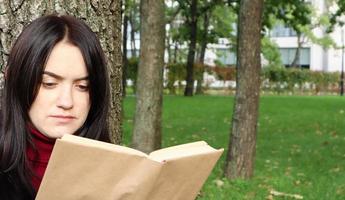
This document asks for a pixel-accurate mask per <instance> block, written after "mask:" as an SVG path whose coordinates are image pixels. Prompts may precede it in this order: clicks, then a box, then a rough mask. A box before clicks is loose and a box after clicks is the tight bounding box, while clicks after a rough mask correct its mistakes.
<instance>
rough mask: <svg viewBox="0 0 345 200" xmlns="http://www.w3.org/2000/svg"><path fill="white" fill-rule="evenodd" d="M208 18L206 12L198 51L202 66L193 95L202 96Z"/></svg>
mask: <svg viewBox="0 0 345 200" xmlns="http://www.w3.org/2000/svg"><path fill="white" fill-rule="evenodd" d="M209 22H210V18H209V14H208V13H207V12H206V13H205V14H204V24H203V25H204V28H203V32H202V37H201V38H202V39H201V50H200V57H199V62H200V64H201V65H202V66H201V67H202V68H201V69H199V70H200V72H199V73H200V74H199V76H198V80H197V85H196V91H195V94H203V89H202V83H203V82H204V72H205V66H204V60H205V52H206V47H207V34H208V26H209Z"/></svg>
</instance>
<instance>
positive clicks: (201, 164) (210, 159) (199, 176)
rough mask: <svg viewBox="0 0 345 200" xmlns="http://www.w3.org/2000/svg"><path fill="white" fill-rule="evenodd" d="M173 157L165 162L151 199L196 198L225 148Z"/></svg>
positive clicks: (176, 199)
mask: <svg viewBox="0 0 345 200" xmlns="http://www.w3.org/2000/svg"><path fill="white" fill-rule="evenodd" d="M201 151H203V152H204V153H202V154H201V153H198V154H195V155H190V156H184V157H179V158H172V159H169V160H166V162H164V165H163V168H162V170H161V173H160V174H159V177H158V178H157V180H156V182H155V185H154V187H153V188H154V189H153V190H152V191H151V193H150V195H149V198H147V199H150V200H162V199H164V200H181V199H183V200H194V199H195V198H196V196H197V195H198V192H199V191H200V189H201V187H202V185H203V184H204V182H205V181H206V179H207V177H208V176H209V175H210V173H211V171H212V169H213V167H214V165H215V164H216V162H217V160H218V159H219V157H220V156H221V154H222V152H223V149H220V150H212V151H211V152H205V151H206V150H201Z"/></svg>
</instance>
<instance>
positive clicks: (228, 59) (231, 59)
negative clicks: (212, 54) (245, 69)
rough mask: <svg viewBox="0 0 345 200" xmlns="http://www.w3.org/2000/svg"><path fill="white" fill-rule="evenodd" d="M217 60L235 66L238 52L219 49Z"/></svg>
mask: <svg viewBox="0 0 345 200" xmlns="http://www.w3.org/2000/svg"><path fill="white" fill-rule="evenodd" d="M216 55H217V60H218V61H219V62H220V63H222V64H223V65H227V66H233V65H236V54H235V53H234V52H232V51H231V50H230V49H217V50H216Z"/></svg>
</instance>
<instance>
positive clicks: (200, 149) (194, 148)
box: [149, 141, 217, 162]
mask: <svg viewBox="0 0 345 200" xmlns="http://www.w3.org/2000/svg"><path fill="white" fill-rule="evenodd" d="M215 151H217V150H216V149H214V148H212V147H211V146H209V145H208V144H207V143H206V142H204V141H199V142H193V143H188V144H182V145H177V146H173V147H168V148H164V149H160V150H157V151H154V152H151V153H150V154H149V158H150V159H152V160H155V161H158V162H163V161H166V160H171V159H176V158H182V157H188V156H192V155H198V154H205V153H211V152H215Z"/></svg>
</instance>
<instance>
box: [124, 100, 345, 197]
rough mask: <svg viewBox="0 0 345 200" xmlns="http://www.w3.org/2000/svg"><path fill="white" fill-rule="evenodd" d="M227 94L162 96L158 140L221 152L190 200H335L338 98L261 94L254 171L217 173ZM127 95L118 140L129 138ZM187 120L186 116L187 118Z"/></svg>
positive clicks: (341, 182) (341, 189)
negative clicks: (236, 175) (233, 175)
mask: <svg viewBox="0 0 345 200" xmlns="http://www.w3.org/2000/svg"><path fill="white" fill-rule="evenodd" d="M233 103H234V98H233V97H226V96H194V97H193V98H185V97H181V96H171V95H169V96H164V105H163V110H164V112H163V124H162V128H163V133H164V134H163V147H167V146H172V145H177V144H182V143H187V142H192V141H197V140H204V141H206V142H207V143H209V144H210V145H212V146H214V147H215V148H224V149H225V151H224V154H223V155H222V157H221V159H220V161H219V162H218V163H217V165H216V166H215V168H214V170H213V171H212V173H211V175H210V176H209V178H208V180H207V181H206V183H205V184H204V187H203V189H202V190H201V193H200V197H199V198H198V200H228V199H234V200H242V199H250V200H251V199H253V200H256V199H258V200H261V199H263V200H264V199H277V200H278V199H291V200H292V199H293V198H289V197H276V196H273V197H272V196H271V195H270V191H271V190H276V191H279V192H283V193H288V194H299V195H301V196H303V199H320V200H321V199H332V200H342V199H344V196H345V176H344V173H345V167H344V166H345V159H344V152H345V145H344V141H345V139H344V138H345V133H344V131H343V130H344V129H345V123H344V117H345V106H344V98H342V97H325V96H322V97H320V96H316V97H315V96H313V97H310V96H262V97H261V99H260V114H259V116H260V118H259V122H258V134H257V148H256V162H255V171H254V177H253V178H252V179H250V180H240V179H238V180H232V181H229V180H227V179H225V178H223V167H224V161H225V158H226V151H227V147H228V142H229V141H228V139H229V130H230V126H231V125H230V124H231V119H232V111H233ZM134 108H135V98H134V97H126V98H125V99H124V113H125V116H124V141H125V144H129V143H130V141H131V140H130V138H131V132H132V129H133V116H134V111H135V109H134ZM187 122H188V123H187Z"/></svg>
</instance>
